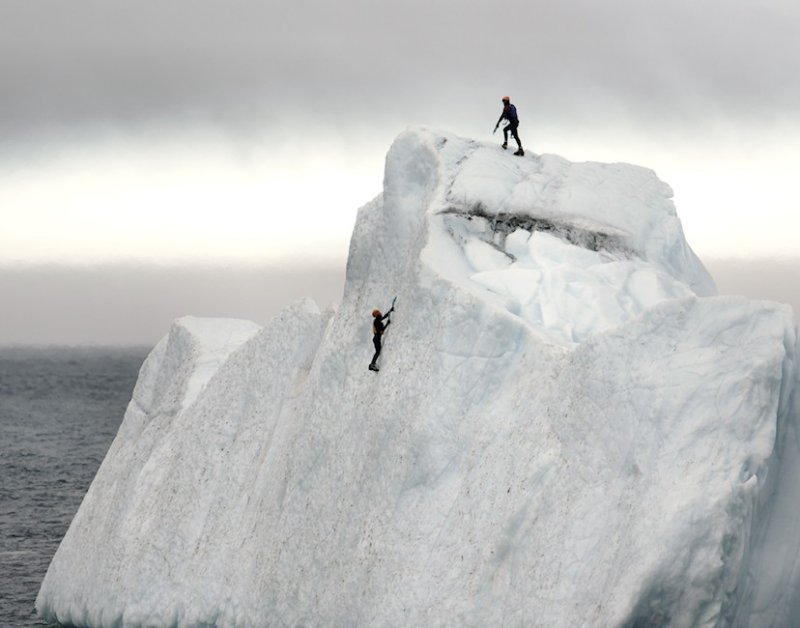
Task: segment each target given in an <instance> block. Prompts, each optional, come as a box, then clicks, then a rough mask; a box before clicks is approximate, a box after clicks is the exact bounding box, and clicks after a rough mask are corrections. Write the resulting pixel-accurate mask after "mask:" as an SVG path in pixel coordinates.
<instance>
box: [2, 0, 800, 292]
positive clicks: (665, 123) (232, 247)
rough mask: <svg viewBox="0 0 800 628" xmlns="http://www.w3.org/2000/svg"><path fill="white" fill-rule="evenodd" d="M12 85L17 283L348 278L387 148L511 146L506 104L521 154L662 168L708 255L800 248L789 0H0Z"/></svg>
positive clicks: (9, 205)
mask: <svg viewBox="0 0 800 628" xmlns="http://www.w3.org/2000/svg"><path fill="white" fill-rule="evenodd" d="M0 80H1V81H2V86H3V97H2V98H1V99H0V218H1V219H2V221H1V222H0V227H2V228H0V268H2V267H3V266H14V265H17V266H18V265H20V264H23V265H29V266H30V265H37V264H42V263H48V264H57V265H62V266H65V267H66V266H69V265H76V264H77V265H84V267H85V265H86V264H91V265H97V264H112V265H115V266H114V267H115V268H120V266H119V265H120V264H133V263H135V264H138V265H141V264H149V265H165V264H168V265H170V266H172V267H175V266H176V265H177V266H180V265H185V264H200V263H202V264H204V267H205V268H209V267H214V266H215V265H219V266H230V265H232V264H233V265H237V264H246V265H247V266H249V267H276V265H282V266H283V267H285V266H286V265H287V264H288V265H290V266H291V265H293V264H297V263H300V262H302V263H303V264H305V266H304V268H307V267H308V266H309V265H310V264H315V265H316V266H315V267H317V268H324V269H328V270H329V271H330V272H338V269H340V268H341V267H342V265H343V261H344V257H345V255H346V252H347V242H348V239H349V235H350V231H351V229H352V226H353V221H354V219H355V213H356V210H357V208H358V207H359V206H360V205H362V204H363V203H365V202H366V201H368V200H370V199H371V198H372V197H373V196H375V195H376V194H377V193H378V192H379V191H380V189H381V183H382V181H381V178H382V168H383V157H384V155H385V153H386V151H387V149H388V147H389V144H390V143H391V141H392V139H393V138H394V137H395V136H396V135H397V134H398V133H399V132H401V131H402V130H403V129H404V128H405V127H406V126H408V125H413V124H422V125H426V126H432V127H437V128H442V129H445V130H448V131H452V132H454V133H457V134H460V135H464V136H469V137H474V138H477V139H481V140H486V141H496V139H497V136H494V137H493V136H492V135H491V130H492V128H493V126H494V123H495V121H496V119H497V116H498V114H499V106H500V103H499V98H500V97H501V96H502V95H505V94H508V95H510V96H511V97H512V101H513V102H515V104H516V105H517V107H518V108H519V112H520V116H521V119H522V125H521V127H520V134H521V136H522V139H523V142H524V144H525V146H526V149H527V150H528V151H530V152H534V153H542V152H548V153H557V154H560V155H563V156H564V157H567V158H568V159H572V160H600V161H625V162H632V163H637V164H640V165H643V166H647V167H651V168H653V169H654V170H656V172H657V173H658V174H659V176H661V178H663V179H664V180H666V181H667V182H668V183H669V184H670V185H671V186H672V187H673V189H674V190H675V202H676V206H677V209H678V213H679V215H680V217H681V219H682V221H683V224H684V229H685V231H686V234H687V238H688V239H689V242H690V244H691V245H692V247H693V248H694V249H695V250H696V251H697V253H698V254H699V255H700V256H701V258H703V259H717V258H731V257H744V258H765V257H779V258H784V259H786V258H796V257H797V255H798V252H799V251H800V219H798V215H800V212H798V209H800V208H798V200H797V194H796V186H795V184H794V181H795V179H796V176H797V175H796V171H797V167H798V165H800V4H798V3H797V2H796V1H791V2H790V1H788V0H787V1H783V0H766V1H755V0H753V1H739V0H671V1H670V2H655V1H649V0H604V1H603V2H598V1H596V0H560V1H559V2H543V1H541V2H536V1H530V0H526V1H516V0H509V1H507V2H503V3H497V2H490V1H488V0H487V1H483V0H481V1H477V2H469V1H464V0H440V1H437V0H411V1H407V0H396V1H394V2H384V1H381V0H363V1H361V0H359V1H352V0H343V1H342V2H336V3H333V2H328V1H327V0H305V1H304V0H293V1H292V2H272V1H269V0H266V1H265V0H258V1H255V0H254V1H250V0H226V1H225V2H223V1H221V0H217V1H215V2H209V1H207V0H166V1H159V2H155V1H152V0H145V1H139V2H131V1H129V0H127V1H125V2H121V1H118V0H96V1H87V0H70V1H69V2H64V1H63V0H38V1H37V2H25V1H21V0H0ZM784 263H786V262H784ZM799 270H800V268H799ZM43 289H46V288H43ZM281 297H282V294H281V293H280V291H278V294H277V295H276V296H275V297H274V298H277V299H279V300H280V299H281Z"/></svg>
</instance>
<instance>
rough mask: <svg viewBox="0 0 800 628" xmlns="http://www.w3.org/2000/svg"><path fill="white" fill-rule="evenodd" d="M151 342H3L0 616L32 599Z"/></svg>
mask: <svg viewBox="0 0 800 628" xmlns="http://www.w3.org/2000/svg"><path fill="white" fill-rule="evenodd" d="M147 352H148V349H147V348H103V349H101V348H17V347H14V348H0V626H15V627H16V626H46V625H52V624H47V623H46V622H43V621H41V620H40V619H39V618H38V617H36V613H35V610H34V602H35V600H36V595H37V593H38V592H39V585H40V584H41V582H42V579H43V578H44V575H45V572H46V571H47V567H48V565H49V564H50V559H51V558H52V557H53V554H54V553H55V551H56V549H57V548H58V544H59V543H60V541H61V538H62V537H63V536H64V533H65V532H66V531H67V528H68V527H69V524H70V522H71V521H72V517H73V516H74V515H75V512H76V511H77V509H78V507H79V506H80V503H81V500H82V499H83V496H84V494H85V493H86V490H87V489H88V488H89V484H90V483H91V481H92V478H93V477H94V475H95V473H96V471H97V468H98V467H99V466H100V463H101V462H102V460H103V457H104V456H105V453H106V451H107V450H108V447H109V445H111V441H112V440H113V439H114V435H115V434H116V432H117V429H118V427H119V425H120V423H121V421H122V417H123V415H124V413H125V408H126V407H127V404H128V401H129V400H130V397H131V392H132V391H133V386H134V384H135V383H136V377H137V375H138V372H139V367H140V366H141V364H142V361H143V360H144V358H145V356H146V355H147Z"/></svg>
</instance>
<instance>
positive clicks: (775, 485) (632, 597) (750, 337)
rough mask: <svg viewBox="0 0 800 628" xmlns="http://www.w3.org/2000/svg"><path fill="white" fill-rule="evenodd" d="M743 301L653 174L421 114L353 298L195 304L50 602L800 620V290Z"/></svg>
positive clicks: (55, 605) (257, 616) (573, 621)
mask: <svg viewBox="0 0 800 628" xmlns="http://www.w3.org/2000/svg"><path fill="white" fill-rule="evenodd" d="M714 293H715V289H714V286H713V282H712V281H711V279H710V277H709V275H708V274H707V273H706V271H705V269H704V268H703V266H702V264H701V263H700V262H699V261H698V259H697V258H696V257H695V255H694V254H693V253H692V251H691V249H690V247H689V246H688V245H687V243H686V241H685V239H684V237H683V233H682V229H681V226H680V222H679V220H678V217H677V215H676V212H675V209H674V206H673V204H672V201H671V190H670V189H669V187H668V186H667V185H666V184H665V183H663V182H661V181H660V180H659V179H658V178H657V177H656V176H655V175H654V173H653V172H651V171H649V170H646V169H643V168H639V167H635V166H630V165H623V164H599V163H580V164H578V163H570V162H568V161H566V160H565V159H562V158H560V157H556V156H551V155H541V156H526V157H524V158H518V157H513V156H511V155H509V154H507V153H504V152H503V151H502V150H501V149H500V148H499V147H497V146H492V145H487V144H483V143H479V142H475V141H470V140H465V139H461V138H458V137H454V136H451V135H447V134H442V133H436V132H433V131H429V130H425V129H411V130H409V131H407V132H405V133H403V134H402V135H400V136H399V137H398V138H397V140H396V141H395V142H394V144H393V146H392V148H391V149H390V151H389V153H388V156H387V159H386V174H385V182H384V191H383V193H382V194H381V195H380V196H379V197H378V198H376V199H375V200H373V201H372V202H370V203H369V204H367V205H366V206H365V207H363V208H362V209H361V210H360V211H359V214H358V219H357V222H356V226H355V229H354V232H353V236H352V241H351V245H350V254H349V259H348V265H347V279H346V285H345V290H344V297H343V300H342V302H341V304H339V306H338V307H337V308H336V310H335V311H324V312H322V311H320V310H319V309H318V308H317V306H316V305H315V304H314V303H312V302H310V301H306V302H301V303H298V304H296V305H294V306H292V307H290V308H288V309H287V310H285V311H284V312H283V313H282V314H281V315H280V316H279V317H277V318H276V319H275V320H273V321H271V322H269V323H268V324H267V325H265V326H264V327H260V326H257V325H255V324H253V323H248V322H244V321H233V320H204V319H196V318H185V319H181V320H179V321H177V322H176V323H175V324H174V326H173V328H172V329H171V330H170V332H169V334H168V335H167V336H166V337H165V338H164V339H163V340H162V341H161V342H160V343H159V344H158V346H157V347H156V348H155V349H154V350H153V351H152V353H151V354H150V356H149V357H148V358H147V360H146V362H145V363H144V365H143V366H142V369H141V373H140V376H139V381H138V384H137V386H136V389H135V391H134V393H133V399H132V400H131V402H130V405H129V408H128V411H127V413H126V415H125V418H124V421H123V423H122V425H121V427H120V430H119V433H118V435H117V437H116V439H115V440H114V442H113V444H112V446H111V448H110V450H109V452H108V455H107V456H106V459H105V460H104V462H103V464H102V466H101V467H100V469H99V471H98V473H97V476H96V478H95V480H94V482H93V483H92V485H91V488H90V489H89V491H88V493H87V495H86V497H85V499H84V501H83V504H82V505H81V507H80V510H79V511H78V513H77V514H76V516H75V519H74V521H73V522H72V525H71V526H70V528H69V531H68V532H67V534H66V536H65V537H64V540H63V541H62V543H61V546H60V547H59V549H58V551H57V553H56V555H55V557H54V558H53V561H52V563H51V565H50V568H49V570H48V572H47V575H46V577H45V579H44V582H43V584H42V587H41V591H40V593H39V596H38V599H37V602H36V605H37V609H38V611H39V613H40V614H41V616H43V617H44V618H46V619H49V620H58V621H60V622H63V623H72V624H74V625H78V626H112V625H114V626H123V627H124V626H173V625H174V626H207V625H217V626H287V625H292V626H294V625H308V626H315V625H326V626H570V627H573V626H666V625H670V626H759V627H761V626H786V625H797V622H798V617H800V573H798V566H799V565H800V561H799V560H798V558H799V557H800V521H799V519H800V481H799V480H800V456H799V455H798V453H799V452H800V448H799V445H798V442H799V441H798V416H800V411H799V410H798V405H800V399H799V398H800V395H797V394H796V392H795V391H796V389H797V387H798V386H797V385H798V368H797V356H798V340H797V334H796V329H795V326H794V324H793V321H792V312H791V310H790V308H789V307H788V306H783V305H778V304H774V303H768V302H754V301H749V300H746V299H743V298H733V297H719V296H714ZM395 295H397V296H398V299H397V311H396V312H395V314H394V316H393V319H392V325H391V327H390V328H389V330H388V332H387V334H386V336H385V340H384V353H383V356H382V359H381V371H380V373H372V372H370V371H368V370H367V364H368V362H369V359H370V357H371V355H372V344H371V342H370V339H371V330H370V325H371V318H370V311H371V310H372V309H373V308H374V307H381V308H383V307H386V306H388V304H389V302H390V301H391V299H392V297H393V296H395Z"/></svg>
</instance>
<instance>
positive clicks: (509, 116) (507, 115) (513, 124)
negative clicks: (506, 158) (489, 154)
mask: <svg viewBox="0 0 800 628" xmlns="http://www.w3.org/2000/svg"><path fill="white" fill-rule="evenodd" d="M503 120H508V124H507V125H506V126H504V127H503V138H504V140H503V148H504V149H506V148H508V133H509V131H510V132H511V136H512V137H513V138H514V139H515V140H516V142H517V146H518V147H519V149H518V150H517V152H516V153H514V154H515V155H519V156H520V157H522V156H523V155H524V154H525V151H524V150H522V142H521V141H520V139H519V134H518V133H517V127H519V116H517V108H516V107H515V106H514V105H512V104H511V99H510V98H509V97H508V96H503V111H502V112H501V113H500V117H499V118H498V120H497V124H495V125H494V131H492V133H494V132H495V131H497V127H499V126H500V123H501V122H502V121H503Z"/></svg>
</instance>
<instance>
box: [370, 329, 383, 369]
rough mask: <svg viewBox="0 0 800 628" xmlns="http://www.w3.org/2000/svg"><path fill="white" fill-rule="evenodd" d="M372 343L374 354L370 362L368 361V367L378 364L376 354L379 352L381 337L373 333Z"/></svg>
mask: <svg viewBox="0 0 800 628" xmlns="http://www.w3.org/2000/svg"><path fill="white" fill-rule="evenodd" d="M372 344H373V345H375V355H373V356H372V362H370V363H369V365H370V367H372V366H377V365H378V364H377V363H378V356H379V355H380V354H381V337H380V336H378V335H377V334H375V336H374V337H373V338H372Z"/></svg>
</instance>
